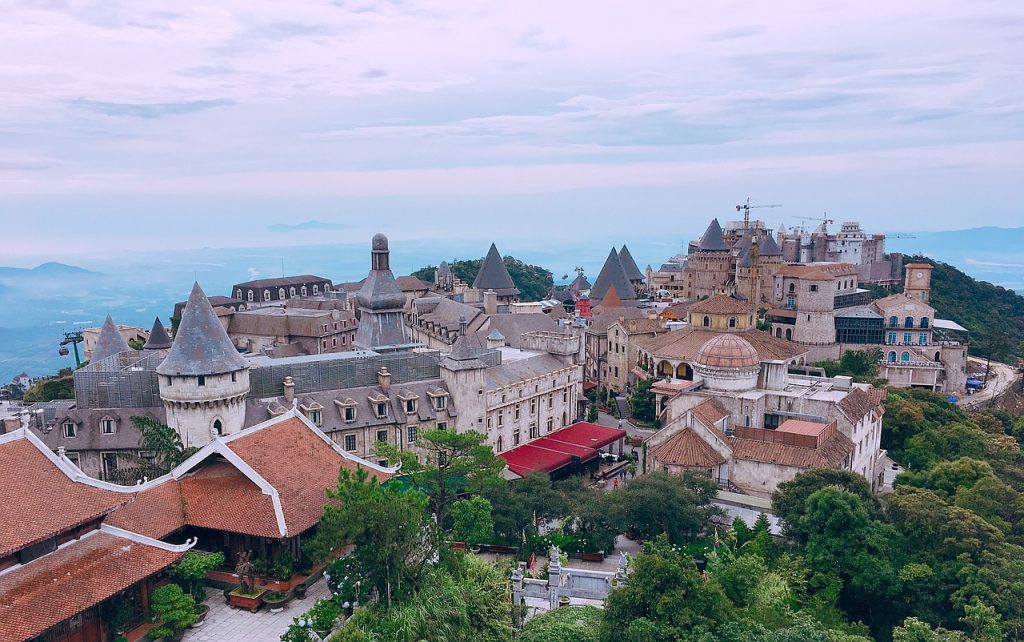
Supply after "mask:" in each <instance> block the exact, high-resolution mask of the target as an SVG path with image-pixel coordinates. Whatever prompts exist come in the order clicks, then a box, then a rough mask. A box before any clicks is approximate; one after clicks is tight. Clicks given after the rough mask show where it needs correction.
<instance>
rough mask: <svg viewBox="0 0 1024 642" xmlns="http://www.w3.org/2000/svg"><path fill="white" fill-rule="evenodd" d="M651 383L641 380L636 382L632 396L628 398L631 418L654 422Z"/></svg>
mask: <svg viewBox="0 0 1024 642" xmlns="http://www.w3.org/2000/svg"><path fill="white" fill-rule="evenodd" d="M651 385H652V382H651V381H649V380H646V379H641V380H640V381H637V382H636V388H634V389H633V396H632V397H631V398H630V401H629V407H630V411H631V412H632V413H633V416H634V417H635V418H637V419H639V420H640V421H654V418H655V416H656V414H655V410H654V392H652V391H651Z"/></svg>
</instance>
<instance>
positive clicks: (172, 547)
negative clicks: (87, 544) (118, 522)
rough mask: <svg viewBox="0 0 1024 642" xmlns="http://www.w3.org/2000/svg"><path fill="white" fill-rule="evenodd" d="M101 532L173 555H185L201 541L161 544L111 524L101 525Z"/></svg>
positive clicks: (191, 540)
mask: <svg viewBox="0 0 1024 642" xmlns="http://www.w3.org/2000/svg"><path fill="white" fill-rule="evenodd" d="M100 532H101V533H106V534H107V535H113V536H114V537H120V538H122V539H127V540H131V541H133V542H135V543H137V544H143V545H145V546H152V547H153V548H159V549H161V550H164V551H169V552H171V553H184V552H185V551H187V550H189V549H190V548H192V547H193V546H195V545H196V542H198V541H199V538H196V537H193V538H192V539H189V540H186V541H185V543H184V544H168V543H167V542H161V541H160V540H158V539H153V538H152V537H146V536H145V535H140V534H139V533H133V532H132V531H126V530H125V529H123V528H118V527H117V526H111V525H110V524H100Z"/></svg>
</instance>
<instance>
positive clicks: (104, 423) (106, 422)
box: [100, 417, 117, 435]
mask: <svg viewBox="0 0 1024 642" xmlns="http://www.w3.org/2000/svg"><path fill="white" fill-rule="evenodd" d="M100 431H101V432H102V433H103V434H104V435H113V434H114V433H115V432H116V431H117V424H116V423H115V422H114V420H113V419H111V418H109V417H104V418H103V419H100Z"/></svg>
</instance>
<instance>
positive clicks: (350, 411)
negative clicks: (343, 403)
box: [345, 406, 356, 422]
mask: <svg viewBox="0 0 1024 642" xmlns="http://www.w3.org/2000/svg"><path fill="white" fill-rule="evenodd" d="M355 420H356V409H355V407H353V406H347V407H346V408H345V421H346V422H352V421H355Z"/></svg>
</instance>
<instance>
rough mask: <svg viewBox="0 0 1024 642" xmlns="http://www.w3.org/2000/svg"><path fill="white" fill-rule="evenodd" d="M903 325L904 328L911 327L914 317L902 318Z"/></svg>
mask: <svg viewBox="0 0 1024 642" xmlns="http://www.w3.org/2000/svg"><path fill="white" fill-rule="evenodd" d="M903 327H904V328H913V327H914V317H907V318H906V319H904V320H903Z"/></svg>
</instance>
